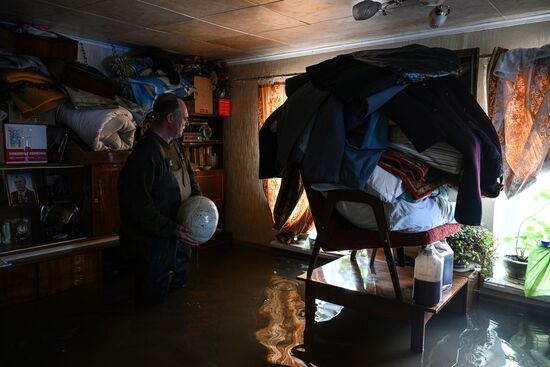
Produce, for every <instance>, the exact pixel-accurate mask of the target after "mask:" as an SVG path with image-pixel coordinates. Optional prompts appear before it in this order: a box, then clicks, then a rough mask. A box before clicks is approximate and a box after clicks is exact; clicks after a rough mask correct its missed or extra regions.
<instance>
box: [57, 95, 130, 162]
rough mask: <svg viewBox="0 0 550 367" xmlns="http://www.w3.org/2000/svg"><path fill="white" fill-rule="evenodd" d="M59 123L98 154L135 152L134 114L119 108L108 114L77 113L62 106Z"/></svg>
mask: <svg viewBox="0 0 550 367" xmlns="http://www.w3.org/2000/svg"><path fill="white" fill-rule="evenodd" d="M57 121H60V122H61V123H63V124H64V125H67V126H68V127H69V128H71V129H72V130H73V131H74V132H75V133H76V134H77V135H78V137H79V138H80V139H82V140H83V141H84V142H85V143H86V144H88V146H90V148H92V149H93V150H94V151H100V150H124V149H130V148H132V145H133V143H134V132H135V130H136V123H135V122H134V119H133V118H132V114H131V113H130V111H128V110H126V109H124V108H122V107H119V108H115V109H108V110H74V109H72V108H69V107H67V105H63V106H61V107H60V108H59V109H58V110H57Z"/></svg>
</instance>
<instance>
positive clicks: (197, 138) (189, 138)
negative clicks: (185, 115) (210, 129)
mask: <svg viewBox="0 0 550 367" xmlns="http://www.w3.org/2000/svg"><path fill="white" fill-rule="evenodd" d="M204 140H205V139H204V137H203V136H202V134H201V133H198V132H194V133H193V132H190V133H188V132H185V133H183V141H184V142H186V143H196V142H201V141H204Z"/></svg>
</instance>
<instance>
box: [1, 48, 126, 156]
mask: <svg viewBox="0 0 550 367" xmlns="http://www.w3.org/2000/svg"><path fill="white" fill-rule="evenodd" d="M71 63H76V62H71ZM57 66H58V63H56V62H54V61H51V60H49V64H48V66H46V65H45V64H44V63H43V62H42V60H41V59H39V58H38V57H34V56H27V55H14V54H11V53H10V52H8V51H5V50H0V83H1V85H0V87H1V90H2V92H3V94H4V96H5V100H7V101H8V103H13V104H14V106H15V110H14V111H17V112H18V113H20V115H21V116H22V118H23V119H24V120H25V119H28V120H29V121H32V120H33V118H35V117H36V116H40V115H42V114H44V113H48V112H52V111H55V118H54V121H51V122H52V123H59V124H60V125H64V126H66V127H68V128H70V129H71V130H72V131H74V132H75V134H76V135H77V136H78V137H79V138H80V139H81V140H82V141H84V143H86V144H87V145H88V146H89V147H90V148H91V149H93V150H95V151H100V150H121V149H130V148H131V147H132V145H133V141H134V132H135V130H136V123H135V121H134V119H133V116H132V114H131V113H130V112H129V111H128V110H127V109H126V108H124V107H121V106H120V105H119V102H117V101H116V100H114V99H111V98H106V97H104V96H99V95H96V94H94V93H91V92H89V91H85V90H81V89H77V88H75V87H74V86H69V85H66V84H63V83H61V82H60V80H61V79H62V78H61V77H60V76H61V74H62V71H60V69H59V68H58V67H57ZM84 69H85V70H90V69H92V68H91V67H89V66H86V67H85V68H84ZM51 70H53V71H54V72H51ZM94 73H100V72H99V71H97V70H94ZM83 75H84V76H83V78H82V79H84V80H85V79H86V74H85V73H83ZM90 78H92V79H97V76H95V75H94V76H93V77H92V76H90ZM104 78H105V79H107V77H104ZM6 109H7V108H6ZM12 110H13V109H12ZM52 113H53V112H52ZM13 118H14V116H8V117H7V120H5V121H4V122H5V123H10V122H14V121H12V119H13ZM35 120H36V118H35ZM38 121H39V122H40V121H41V119H40V118H38ZM17 122H20V121H17ZM48 123H50V121H49V120H48ZM54 126H55V125H54ZM52 129H53V127H52Z"/></svg>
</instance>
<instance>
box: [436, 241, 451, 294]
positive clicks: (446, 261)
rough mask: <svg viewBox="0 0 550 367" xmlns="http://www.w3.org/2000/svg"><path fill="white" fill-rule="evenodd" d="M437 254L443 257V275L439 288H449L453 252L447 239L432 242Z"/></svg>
mask: <svg viewBox="0 0 550 367" xmlns="http://www.w3.org/2000/svg"><path fill="white" fill-rule="evenodd" d="M434 247H435V249H436V250H437V252H438V253H439V256H441V257H442V258H443V277H442V279H441V289H442V290H445V289H449V288H451V286H452V285H453V263H454V258H455V253H454V251H453V249H452V248H451V246H449V244H448V243H447V240H445V239H443V240H441V241H438V242H436V243H435V244H434Z"/></svg>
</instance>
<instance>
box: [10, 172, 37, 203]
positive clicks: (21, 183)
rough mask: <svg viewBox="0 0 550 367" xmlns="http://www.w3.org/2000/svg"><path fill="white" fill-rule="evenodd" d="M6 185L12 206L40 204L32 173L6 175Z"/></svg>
mask: <svg viewBox="0 0 550 367" xmlns="http://www.w3.org/2000/svg"><path fill="white" fill-rule="evenodd" d="M4 183H5V185H6V193H7V197H8V202H9V205H10V206H24V205H33V204H38V195H37V193H36V189H35V187H34V182H33V179H32V175H31V174H30V173H5V174H4Z"/></svg>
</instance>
